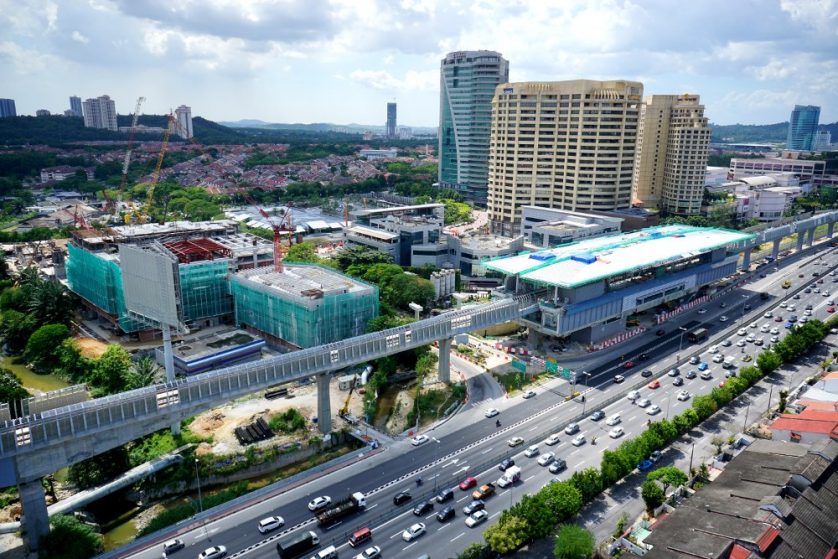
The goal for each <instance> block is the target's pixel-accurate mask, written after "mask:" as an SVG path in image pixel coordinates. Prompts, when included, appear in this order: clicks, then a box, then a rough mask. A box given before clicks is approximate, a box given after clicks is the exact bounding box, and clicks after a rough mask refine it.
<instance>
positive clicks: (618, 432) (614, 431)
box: [608, 425, 625, 439]
mask: <svg viewBox="0 0 838 559" xmlns="http://www.w3.org/2000/svg"><path fill="white" fill-rule="evenodd" d="M624 434H625V431H623V428H622V427H620V426H619V425H617V426H616V427H612V428H611V430H610V431H608V436H609V437H611V438H612V439H618V438H620V437H622V436H623V435H624Z"/></svg>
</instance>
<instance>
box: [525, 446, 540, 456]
mask: <svg viewBox="0 0 838 559" xmlns="http://www.w3.org/2000/svg"><path fill="white" fill-rule="evenodd" d="M539 452H541V451H540V450H538V445H537V444H534V445H532V446H529V447H527V450H525V451H524V456H526V457H527V458H532V457H533V456H538V453H539Z"/></svg>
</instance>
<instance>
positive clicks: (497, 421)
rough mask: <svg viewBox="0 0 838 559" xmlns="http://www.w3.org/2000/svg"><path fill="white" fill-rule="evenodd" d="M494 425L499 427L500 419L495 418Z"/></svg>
mask: <svg viewBox="0 0 838 559" xmlns="http://www.w3.org/2000/svg"><path fill="white" fill-rule="evenodd" d="M495 427H500V419H496V420H495Z"/></svg>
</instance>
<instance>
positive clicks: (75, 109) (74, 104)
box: [70, 95, 84, 116]
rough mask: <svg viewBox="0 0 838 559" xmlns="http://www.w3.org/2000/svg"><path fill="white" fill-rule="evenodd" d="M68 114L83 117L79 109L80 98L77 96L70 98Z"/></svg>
mask: <svg viewBox="0 0 838 559" xmlns="http://www.w3.org/2000/svg"><path fill="white" fill-rule="evenodd" d="M70 112H72V113H73V115H75V116H84V112H82V108H81V97H79V96H78V95H71V96H70Z"/></svg>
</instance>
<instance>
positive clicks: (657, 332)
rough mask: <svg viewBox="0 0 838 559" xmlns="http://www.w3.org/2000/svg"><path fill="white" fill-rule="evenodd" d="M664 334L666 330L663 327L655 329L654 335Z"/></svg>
mask: <svg viewBox="0 0 838 559" xmlns="http://www.w3.org/2000/svg"><path fill="white" fill-rule="evenodd" d="M664 334H666V330H664V329H663V328H658V329H657V330H655V336H663V335H664Z"/></svg>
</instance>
